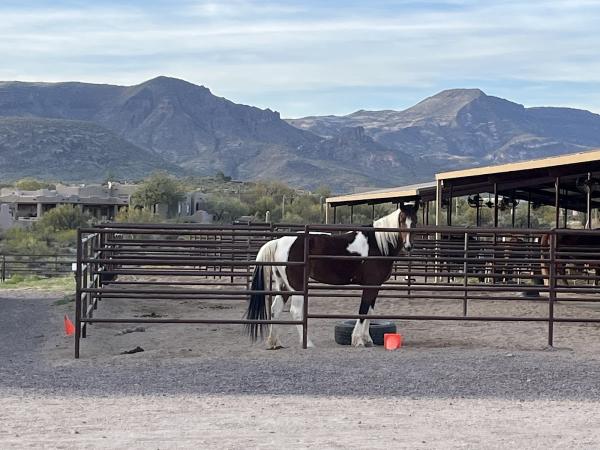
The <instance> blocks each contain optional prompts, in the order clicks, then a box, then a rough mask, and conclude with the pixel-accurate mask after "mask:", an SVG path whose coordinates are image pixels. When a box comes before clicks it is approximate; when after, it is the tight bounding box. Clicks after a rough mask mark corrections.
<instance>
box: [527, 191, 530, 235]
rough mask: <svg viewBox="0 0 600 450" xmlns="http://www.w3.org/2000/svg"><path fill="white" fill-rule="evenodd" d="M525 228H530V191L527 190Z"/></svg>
mask: <svg viewBox="0 0 600 450" xmlns="http://www.w3.org/2000/svg"><path fill="white" fill-rule="evenodd" d="M527 228H528V229H529V228H531V191H527Z"/></svg>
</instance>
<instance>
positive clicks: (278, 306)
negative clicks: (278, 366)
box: [267, 288, 288, 350]
mask: <svg viewBox="0 0 600 450" xmlns="http://www.w3.org/2000/svg"><path fill="white" fill-rule="evenodd" d="M277 290H279V288H277ZM287 300H288V296H287V295H285V296H284V295H276V296H275V299H274V300H273V305H271V320H278V319H279V317H280V316H281V313H282V312H283V307H284V306H285V303H286V302H287ZM277 327H278V325H274V324H271V326H270V327H269V337H268V338H267V346H268V347H267V348H268V349H269V350H277V349H279V348H282V347H283V346H282V345H281V341H280V340H279V336H278V334H277Z"/></svg>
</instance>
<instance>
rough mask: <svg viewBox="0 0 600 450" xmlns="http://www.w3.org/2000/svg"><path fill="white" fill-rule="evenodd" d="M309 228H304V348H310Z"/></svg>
mask: <svg viewBox="0 0 600 450" xmlns="http://www.w3.org/2000/svg"><path fill="white" fill-rule="evenodd" d="M308 237H309V226H308V225H305V226H304V302H303V308H302V322H303V323H302V348H303V349H306V348H308V274H309V272H310V271H309V252H308V246H309V239H308Z"/></svg>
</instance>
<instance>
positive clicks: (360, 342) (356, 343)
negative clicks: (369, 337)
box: [352, 338, 365, 347]
mask: <svg viewBox="0 0 600 450" xmlns="http://www.w3.org/2000/svg"><path fill="white" fill-rule="evenodd" d="M364 346H365V341H363V340H362V339H361V338H352V347H364Z"/></svg>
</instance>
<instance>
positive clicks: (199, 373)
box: [0, 291, 600, 448]
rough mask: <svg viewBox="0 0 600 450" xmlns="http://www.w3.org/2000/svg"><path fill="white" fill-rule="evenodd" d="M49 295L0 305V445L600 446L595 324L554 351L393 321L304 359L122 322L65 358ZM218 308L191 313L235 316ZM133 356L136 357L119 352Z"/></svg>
mask: <svg viewBox="0 0 600 450" xmlns="http://www.w3.org/2000/svg"><path fill="white" fill-rule="evenodd" d="M58 297H59V296H58V295H57V294H53V293H48V294H44V295H41V294H39V293H31V292H25V293H24V292H10V291H4V292H2V293H0V312H1V314H0V342H1V345H0V401H1V403H2V408H1V409H0V424H2V426H0V444H1V445H0V448H23V447H26V446H29V447H34V448H36V447H38V448H39V447H45V448H79V447H86V448H90V447H98V448H106V447H128V448H147V447H149V446H150V447H154V448H198V447H204V448H206V447H210V448H219V447H220V448H282V447H288V448H289V447H296V448H298V447H299V448H389V447H391V446H393V447H402V448H481V447H489V448H503V447H508V446H511V447H514V446H515V445H519V446H526V447H532V448H548V447H551V448H558V447H561V448H565V447H577V448H581V447H589V448H598V446H599V445H600V428H599V427H597V422H598V413H597V411H599V410H600V409H599V408H598V406H599V405H598V401H599V400H600V384H599V383H598V380H599V379H600V352H599V350H600V340H599V339H597V338H598V336H600V334H599V333H600V330H599V329H598V327H596V326H584V325H577V326H571V325H569V326H566V325H565V326H561V327H557V341H558V342H559V343H560V345H562V346H558V347H555V348H546V347H544V344H543V342H544V327H543V326H540V325H531V324H525V325H524V324H511V325H507V324H472V323H469V324H458V323H457V324H446V325H444V327H440V326H439V324H438V325H435V324H433V323H426V324H424V323H423V322H420V323H419V322H417V323H403V324H402V326H401V330H402V332H403V334H404V335H405V337H406V346H405V347H404V348H403V349H402V350H401V351H396V352H387V351H384V350H383V349H381V348H372V349H354V348H347V347H340V346H337V345H336V344H334V343H332V342H331V341H332V339H331V336H330V335H331V331H332V330H331V328H332V326H331V322H328V323H317V324H315V326H314V327H312V328H311V331H312V332H313V340H314V341H315V343H316V344H317V348H315V349H310V350H301V349H299V348H298V345H297V342H296V332H295V330H293V329H292V328H291V327H287V328H286V329H285V330H284V332H283V335H284V343H287V344H289V345H290V347H289V348H286V349H283V350H279V351H266V350H264V347H263V346H262V345H260V344H256V345H250V344H248V343H247V342H246V339H245V338H244V337H243V336H241V333H240V331H241V329H240V327H237V326H227V325H224V326H219V328H218V329H217V328H213V327H211V326H209V327H195V326H190V327H178V326H175V327H174V326H172V325H171V326H169V325H162V326H160V325H151V326H147V327H146V331H145V332H143V333H141V332H138V333H129V334H126V335H120V334H119V331H120V330H122V329H123V328H125V327H124V326H122V325H120V326H117V325H108V324H106V325H100V324H96V325H94V326H93V327H91V329H90V333H89V335H90V336H89V337H88V339H86V340H85V341H84V344H83V346H82V359H81V360H78V361H75V360H73V359H72V346H73V342H72V338H68V337H65V336H62V334H61V326H62V315H63V314H64V313H65V312H68V311H69V310H70V308H72V306H71V305H68V306H64V305H60V306H57V305H54V300H55V299H56V298H58ZM217 306H218V305H213V307H211V306H210V305H209V306H208V307H207V308H208V309H206V310H203V312H204V313H205V314H215V315H217V314H218V315H220V316H221V317H222V316H223V315H225V316H230V317H239V315H240V312H241V311H242V309H241V306H239V307H238V306H236V307H231V308H230V309H228V308H229V307H226V308H225V309H223V307H217ZM126 307H127V308H129V309H131V310H132V311H133V312H134V313H136V314H138V315H139V314H140V313H141V312H144V311H146V312H147V311H149V310H148V309H144V308H145V307H144V306H143V305H142V304H141V303H140V304H139V305H136V304H135V303H134V304H131V303H129V304H127V305H126ZM196 307H197V305H193V306H190V304H189V303H188V302H180V303H178V304H177V305H173V304H166V303H165V304H157V303H155V304H153V305H152V311H156V312H160V311H163V312H164V311H170V314H172V316H176V315H177V314H180V315H181V314H187V313H188V312H189V310H190V308H196ZM315 307H316V308H317V309H318V305H316V306H315ZM441 307H442V306H440V308H441ZM124 308H125V305H122V304H117V303H114V304H109V303H107V304H104V302H103V304H102V305H101V307H100V309H99V310H98V311H99V312H100V311H103V312H104V313H105V314H107V316H110V315H111V314H119V313H121V312H122V311H123V309H124ZM532 308H534V309H535V308H538V306H537V305H534V304H533V303H532ZM383 309H384V311H385V305H383ZM130 315H131V314H130ZM519 327H521V328H519ZM523 327H528V328H523ZM561 330H562V334H561ZM490 335H491V336H492V337H494V339H492V340H489V336H490ZM498 336H500V337H502V336H505V337H506V339H505V340H501V341H500V342H499V341H498ZM561 336H563V337H564V338H563V339H561ZM567 338H569V339H567ZM136 345H141V346H142V347H144V348H145V349H146V351H145V352H142V353H137V354H133V355H120V354H119V353H120V351H122V350H125V349H129V348H133V347H135V346H136Z"/></svg>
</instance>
